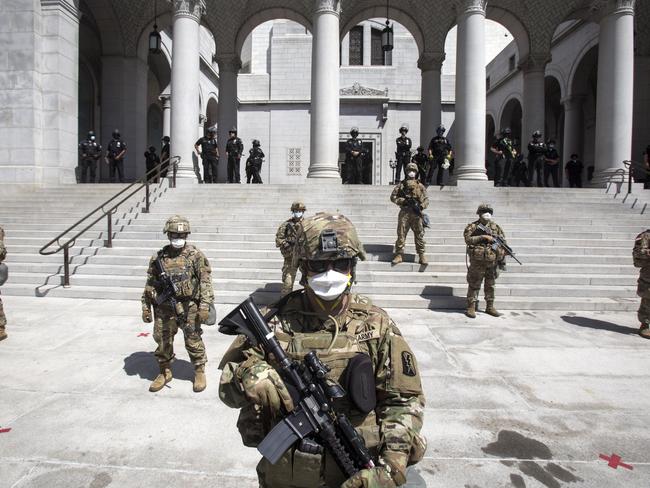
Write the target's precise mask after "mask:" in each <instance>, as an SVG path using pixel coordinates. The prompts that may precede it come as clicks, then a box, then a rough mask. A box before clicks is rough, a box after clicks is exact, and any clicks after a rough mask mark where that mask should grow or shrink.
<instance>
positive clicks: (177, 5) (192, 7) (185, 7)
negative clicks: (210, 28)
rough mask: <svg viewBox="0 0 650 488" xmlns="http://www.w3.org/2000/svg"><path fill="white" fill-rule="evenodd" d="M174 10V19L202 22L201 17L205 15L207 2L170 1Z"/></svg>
mask: <svg viewBox="0 0 650 488" xmlns="http://www.w3.org/2000/svg"><path fill="white" fill-rule="evenodd" d="M170 2H171V4H172V6H173V8H174V17H175V18H178V17H185V18H188V19H192V20H195V21H197V22H200V21H201V16H202V15H203V14H205V0H170Z"/></svg>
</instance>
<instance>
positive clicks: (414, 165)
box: [406, 163, 418, 174]
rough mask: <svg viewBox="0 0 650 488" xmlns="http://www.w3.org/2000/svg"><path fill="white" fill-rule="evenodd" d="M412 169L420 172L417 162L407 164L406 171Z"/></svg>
mask: <svg viewBox="0 0 650 488" xmlns="http://www.w3.org/2000/svg"><path fill="white" fill-rule="evenodd" d="M410 171H415V173H416V174H417V172H418V165H417V164H415V163H409V164H407V165H406V173H407V174H408V173H409V172H410Z"/></svg>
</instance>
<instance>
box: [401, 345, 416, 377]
mask: <svg viewBox="0 0 650 488" xmlns="http://www.w3.org/2000/svg"><path fill="white" fill-rule="evenodd" d="M402 373H403V374H404V375H405V376H415V375H416V374H417V371H416V370H415V361H414V360H413V354H412V353H411V352H410V351H402Z"/></svg>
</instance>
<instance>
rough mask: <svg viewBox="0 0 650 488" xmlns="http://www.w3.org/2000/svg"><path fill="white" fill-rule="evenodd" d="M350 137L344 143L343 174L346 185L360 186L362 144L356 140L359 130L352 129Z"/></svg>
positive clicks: (361, 176) (361, 177)
mask: <svg viewBox="0 0 650 488" xmlns="http://www.w3.org/2000/svg"><path fill="white" fill-rule="evenodd" d="M350 135H351V136H352V137H350V138H349V139H348V142H346V143H345V172H346V176H347V181H346V183H349V184H352V185H360V184H361V183H363V181H362V179H363V144H362V143H361V140H360V139H358V136H359V129H358V128H357V127H352V129H350Z"/></svg>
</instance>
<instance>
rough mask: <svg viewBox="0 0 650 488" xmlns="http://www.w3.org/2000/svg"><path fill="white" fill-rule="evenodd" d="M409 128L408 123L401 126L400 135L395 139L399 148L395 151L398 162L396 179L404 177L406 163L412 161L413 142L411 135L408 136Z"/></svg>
mask: <svg viewBox="0 0 650 488" xmlns="http://www.w3.org/2000/svg"><path fill="white" fill-rule="evenodd" d="M408 131H409V128H408V126H407V125H406V124H402V125H401V127H400V128H399V134H400V135H399V137H398V138H397V139H396V140H395V144H396V145H397V150H396V151H395V161H396V162H397V169H396V170H395V171H396V176H395V178H396V181H400V180H401V179H402V168H404V170H405V171H406V165H407V164H409V163H410V162H411V146H412V145H413V143H412V142H411V138H410V137H406V134H407V133H408Z"/></svg>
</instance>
